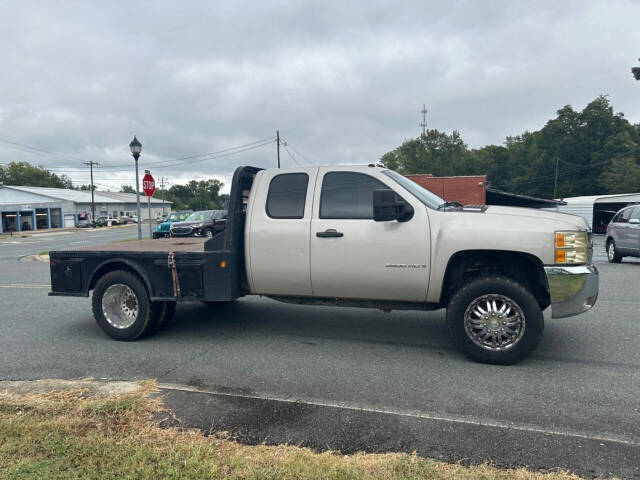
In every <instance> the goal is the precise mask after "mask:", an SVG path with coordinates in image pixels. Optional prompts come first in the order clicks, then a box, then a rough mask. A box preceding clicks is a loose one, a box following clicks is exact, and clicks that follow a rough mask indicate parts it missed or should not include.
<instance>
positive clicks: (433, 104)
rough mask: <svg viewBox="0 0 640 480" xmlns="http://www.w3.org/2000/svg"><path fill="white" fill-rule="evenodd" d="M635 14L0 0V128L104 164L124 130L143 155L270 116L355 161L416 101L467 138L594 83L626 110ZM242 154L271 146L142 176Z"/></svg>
mask: <svg viewBox="0 0 640 480" xmlns="http://www.w3.org/2000/svg"><path fill="white" fill-rule="evenodd" d="M638 18H640V4H639V3H638V2H633V1H610V2H606V3H605V2H598V3H596V2H582V1H573V2H552V1H549V2H527V3H526V4H525V3H518V2H508V1H505V2H497V1H492V2H475V1H468V2H462V1H458V2H425V1H415V2H370V1H367V2H364V1H362V2H294V1H292V2H282V1H280V2H237V1H229V2H224V1H219V2H186V1H183V2H180V3H177V2H77V3H76V2H45V1H43V2H27V1H24V2H0V28H1V30H0V31H1V32H2V34H1V35H2V42H1V43H0V55H1V58H3V59H4V60H5V62H4V64H5V65H4V69H3V72H2V74H1V75H0V132H2V134H1V135H0V138H3V139H7V140H12V141H16V142H20V143H24V144H28V145H33V146H36V147H38V148H43V149H46V150H50V151H55V152H62V153H64V154H65V155H66V156H68V157H74V158H86V159H89V158H91V159H94V160H96V161H99V162H101V164H102V165H104V166H105V167H109V166H113V165H130V164H131V163H132V162H131V157H130V155H129V153H128V149H127V144H128V142H129V141H130V139H131V137H132V136H133V135H134V134H136V135H138V137H139V138H140V139H141V141H142V143H143V156H142V157H141V158H142V160H141V166H142V167H144V165H145V164H146V162H154V161H163V160H170V159H174V158H177V157H182V156H186V155H190V154H198V153H205V152H210V151H219V150H223V149H226V148H229V147H233V146H236V145H240V144H245V143H248V142H252V141H253V140H256V139H260V138H265V137H269V136H271V135H273V134H274V133H275V130H276V129H277V128H279V129H280V131H281V132H282V134H283V136H284V137H285V138H286V139H287V140H289V141H290V142H292V143H291V144H292V145H293V146H294V147H295V148H296V149H297V150H298V151H300V152H302V153H303V154H304V155H305V157H306V158H308V159H309V160H311V161H314V162H317V163H369V162H371V161H375V160H377V159H378V158H379V157H380V156H381V155H382V154H383V153H385V152H386V151H388V150H390V149H392V148H394V147H396V146H397V145H398V144H400V143H401V142H402V141H403V139H405V138H410V137H415V136H416V135H417V134H418V133H419V127H418V123H419V121H420V119H419V109H420V107H421V105H422V103H423V102H424V103H426V104H427V108H428V109H429V118H428V123H429V125H430V126H431V127H433V128H438V129H441V130H447V131H450V130H452V129H457V130H459V131H460V132H461V133H462V136H463V138H464V139H465V140H466V141H467V142H468V143H469V144H470V145H471V146H474V147H478V146H482V145H484V144H487V143H498V144H499V143H502V142H503V141H504V137H505V136H506V135H514V134H519V133H521V132H522V131H524V130H525V129H538V128H540V127H541V126H542V125H543V124H544V122H545V121H546V120H547V119H548V118H550V117H551V116H552V115H553V114H554V112H555V110H556V109H558V108H559V107H561V106H562V105H565V104H572V105H574V106H575V107H576V108H582V107H583V106H584V105H585V104H586V103H587V102H588V101H590V100H592V99H593V98H595V97H596V96H597V95H599V94H601V93H607V94H610V97H611V100H612V102H613V105H614V107H615V108H616V110H621V111H624V112H625V113H626V115H627V117H628V118H629V119H630V120H631V121H634V122H638V121H640V94H639V89H640V85H638V84H637V82H635V81H634V80H633V78H632V76H631V75H630V73H629V69H630V67H631V65H632V64H635V63H636V61H637V57H638V56H640V47H639V46H640V30H639V29H638V28H637V19H638ZM292 153H294V155H296V154H295V152H292ZM282 158H283V162H284V164H285V165H293V161H292V160H291V159H290V158H289V157H288V155H287V153H286V152H285V151H283V152H282ZM296 158H297V160H298V161H299V162H301V163H304V162H303V160H302V158H301V157H299V156H297V155H296ZM11 160H28V161H31V162H37V163H40V164H42V165H44V166H47V167H57V168H58V170H57V171H59V172H61V173H65V172H66V173H68V174H69V175H70V176H72V178H74V180H76V181H78V182H79V183H86V182H87V181H88V172H85V171H81V170H76V169H77V168H79V166H80V163H79V162H78V161H77V160H75V159H71V158H65V159H61V158H57V159H56V158H53V157H47V156H35V155H33V154H28V153H26V152H20V151H16V150H13V149H9V148H7V147H6V146H5V147H2V148H0V163H7V162H8V161H11ZM238 164H257V165H261V166H270V165H271V166H272V165H274V164H275V144H271V145H268V146H264V147H261V148H259V149H256V150H252V151H248V152H245V153H243V154H240V155H236V156H230V157H225V158H220V159H217V160H209V161H201V162H197V163H193V164H185V165H183V166H175V165H171V164H169V165H163V166H156V167H153V168H152V172H153V173H154V174H155V175H156V176H158V177H159V176H161V175H164V176H166V177H170V178H171V179H172V181H174V182H178V181H180V180H183V179H187V178H190V177H191V176H193V175H196V176H201V177H207V176H215V177H219V178H229V175H230V174H231V172H232V171H233V169H234V167H235V166H237V165H238ZM123 168H124V167H123ZM96 177H97V181H98V182H99V183H100V184H101V185H109V186H111V187H117V186H119V185H121V184H123V183H129V184H131V183H132V182H133V178H134V177H132V172H131V170H130V169H128V170H124V171H118V170H116V169H113V168H111V169H110V168H104V169H102V170H99V172H98V174H97V176H96Z"/></svg>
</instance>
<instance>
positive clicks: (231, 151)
mask: <svg viewBox="0 0 640 480" xmlns="http://www.w3.org/2000/svg"><path fill="white" fill-rule="evenodd" d="M273 141H275V138H274V137H273V136H271V137H266V138H262V139H260V140H255V141H253V142H248V143H245V144H242V145H237V146H234V147H229V148H225V149H222V150H218V151H215V152H208V153H200V154H195V155H187V156H183V157H178V158H175V159H171V160H161V161H157V162H149V163H146V164H145V165H146V166H148V167H157V166H175V165H180V164H182V163H198V162H202V161H206V160H215V159H217V158H224V157H227V156H230V155H235V154H236V153H243V152H246V151H249V150H253V149H254V148H259V147H262V146H264V145H268V144H269V143H271V142H273ZM0 143H5V144H6V145H4V146H9V147H10V148H14V149H17V150H20V151H24V152H25V153H31V154H34V155H42V156H46V157H54V158H64V159H69V160H74V161H78V162H81V163H83V162H84V160H82V159H80V158H77V157H73V156H70V155H65V154H61V153H57V152H53V151H50V150H44V149H41V148H37V147H33V146H30V145H25V144H21V143H17V142H12V141H10V140H5V139H0ZM196 158H197V159H198V160H195V161H193V162H187V161H186V160H192V159H196ZM127 167H130V165H129V164H128V163H127V164H117V165H105V166H103V167H102V168H103V169H105V170H111V171H114V172H116V171H122V172H124V171H129V170H130V168H127ZM48 169H51V170H54V169H55V170H65V171H68V172H73V171H83V169H82V168H81V167H80V166H76V165H60V166H58V167H48Z"/></svg>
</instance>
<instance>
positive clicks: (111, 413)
mask: <svg viewBox="0 0 640 480" xmlns="http://www.w3.org/2000/svg"><path fill="white" fill-rule="evenodd" d="M154 389H155V385H154V384H153V383H150V382H147V383H146V384H144V385H142V388H141V389H140V390H139V391H137V392H134V393H126V394H117V395H111V396H107V397H96V396H91V395H90V394H89V393H88V392H87V391H86V390H68V391H63V392H58V393H45V394H27V395H17V394H12V393H0V479H1V480H5V479H6V480H8V479H11V480H21V479H45V478H46V479H71V478H73V479H76V478H77V479H85V478H86V479H89V478H100V479H122V478H135V479H154V480H155V479H158V478H163V479H274V480H275V479H278V480H286V479H296V480H303V479H376V480H382V479H407V480H410V479H411V480H412V479H436V480H441V479H442V480H444V479H459V480H466V479H487V480H498V479H504V480H507V479H509V480H512V479H517V480H525V479H527V480H529V479H531V480H534V479H535V480H543V479H544V480H552V479H553V480H577V479H579V478H580V477H578V476H575V475H571V474H568V473H565V472H557V473H546V474H543V473H537V472H530V471H527V470H524V469H519V470H501V469H498V468H495V467H493V466H490V465H481V466H478V467H465V466H462V465H452V464H447V463H443V462H436V461H433V460H429V459H423V458H420V457H418V456H416V455H407V454H384V455H373V454H355V455H342V454H339V453H337V452H324V453H314V452H313V451H311V450H309V449H306V448H299V447H293V446H285V445H281V446H266V445H258V446H247V445H242V444H239V443H237V442H235V441H233V440H230V439H228V438H226V437H225V436H224V435H213V436H209V437H205V436H203V435H202V434H201V433H200V432H199V431H196V430H184V429H177V428H170V429H162V428H159V426H158V422H157V420H154V418H155V419H157V418H158V414H159V413H163V412H164V413H168V412H166V410H164V407H163V405H162V401H161V400H160V399H157V398H155V399H153V398H149V396H148V393H149V392H151V391H152V390H154Z"/></svg>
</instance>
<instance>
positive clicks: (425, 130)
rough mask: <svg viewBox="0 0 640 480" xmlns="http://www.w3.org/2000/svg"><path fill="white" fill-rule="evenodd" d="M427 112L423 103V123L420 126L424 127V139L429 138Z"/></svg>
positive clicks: (421, 111)
mask: <svg viewBox="0 0 640 480" xmlns="http://www.w3.org/2000/svg"><path fill="white" fill-rule="evenodd" d="M427 111H428V110H427V106H426V105H425V104H424V103H423V104H422V110H420V113H422V123H421V124H420V126H421V127H422V136H423V137H426V136H427Z"/></svg>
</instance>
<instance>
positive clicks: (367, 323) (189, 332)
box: [154, 299, 455, 351]
mask: <svg viewBox="0 0 640 480" xmlns="http://www.w3.org/2000/svg"><path fill="white" fill-rule="evenodd" d="M238 335H256V336H262V337H264V336H279V337H282V336H285V337H290V338H294V339H297V340H298V341H299V342H301V343H304V344H307V345H310V346H313V345H315V344H317V343H318V342H322V341H334V340H336V341H348V342H363V343H376V344H387V345H397V346H398V347H413V348H421V349H431V350H443V351H455V347H454V345H453V343H452V342H451V340H450V339H449V336H448V332H447V327H446V324H445V319H444V311H436V312H391V313H384V312H381V311H378V310H374V309H361V308H335V307H332V308H323V307H318V306H300V305H288V304H283V303H279V302H276V301H273V300H265V299H259V300H256V299H244V300H240V301H236V302H233V303H231V304H223V305H211V306H203V305H199V304H183V305H179V306H178V308H177V310H176V314H175V317H174V319H173V321H172V322H171V323H170V324H169V325H167V327H166V328H164V329H163V330H162V331H160V332H158V333H157V334H156V335H155V336H154V337H158V338H162V339H167V338H171V337H173V338H183V339H184V338H186V337H198V338H200V339H202V338H209V339H211V338H216V339H228V338H231V337H235V336H238Z"/></svg>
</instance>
